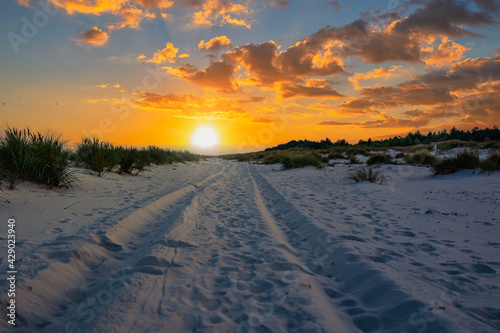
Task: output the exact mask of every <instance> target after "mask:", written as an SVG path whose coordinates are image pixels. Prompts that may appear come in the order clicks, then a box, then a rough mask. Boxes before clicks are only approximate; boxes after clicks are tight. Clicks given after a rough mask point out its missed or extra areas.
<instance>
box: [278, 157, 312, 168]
mask: <svg viewBox="0 0 500 333" xmlns="http://www.w3.org/2000/svg"><path fill="white" fill-rule="evenodd" d="M280 163H281V165H282V166H283V169H292V168H303V167H305V166H308V165H312V166H313V167H315V168H321V166H322V161H321V158H320V157H318V156H317V155H315V154H311V153H298V154H292V153H290V154H284V156H283V157H282V159H281V161H280Z"/></svg>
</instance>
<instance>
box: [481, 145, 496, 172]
mask: <svg viewBox="0 0 500 333" xmlns="http://www.w3.org/2000/svg"><path fill="white" fill-rule="evenodd" d="M481 170H483V171H486V172H491V171H499V170H500V149H495V150H491V151H490V154H489V155H488V158H487V159H485V160H484V161H481Z"/></svg>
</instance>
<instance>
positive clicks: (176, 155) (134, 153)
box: [72, 138, 200, 176]
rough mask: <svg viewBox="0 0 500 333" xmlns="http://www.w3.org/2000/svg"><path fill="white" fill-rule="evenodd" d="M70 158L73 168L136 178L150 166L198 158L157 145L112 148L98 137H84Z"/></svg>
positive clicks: (196, 159) (197, 156)
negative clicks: (140, 147) (115, 173)
mask: <svg viewBox="0 0 500 333" xmlns="http://www.w3.org/2000/svg"><path fill="white" fill-rule="evenodd" d="M72 159H73V160H74V162H75V164H76V165H78V166H83V167H85V168H87V169H90V170H92V171H94V172H96V173H97V175H99V176H102V175H104V174H105V173H107V172H111V171H116V172H117V173H119V174H124V173H126V174H132V175H137V174H139V173H141V172H143V171H144V170H145V169H146V167H148V166H150V165H151V164H156V165H162V164H171V163H177V162H192V161H198V160H199V159H200V156H199V155H195V154H192V153H190V152H188V151H172V150H167V149H162V148H159V147H156V146H150V147H148V148H142V149H138V148H129V147H122V146H113V145H112V144H110V143H107V142H102V141H100V140H99V139H97V138H92V139H91V138H85V139H83V140H82V141H81V142H80V143H78V145H77V150H76V152H75V154H74V155H73V157H72Z"/></svg>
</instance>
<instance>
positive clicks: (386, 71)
mask: <svg viewBox="0 0 500 333" xmlns="http://www.w3.org/2000/svg"><path fill="white" fill-rule="evenodd" d="M402 68H403V66H396V65H394V66H391V67H389V68H384V67H380V68H375V69H373V70H371V71H369V72H368V73H356V74H354V75H353V76H351V77H349V78H348V81H349V82H350V83H352V85H353V86H354V88H355V89H360V86H359V81H362V80H370V79H380V78H384V79H389V78H391V77H398V76H402V75H403V74H407V72H406V71H404V70H402Z"/></svg>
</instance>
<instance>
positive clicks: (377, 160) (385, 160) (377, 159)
mask: <svg viewBox="0 0 500 333" xmlns="http://www.w3.org/2000/svg"><path fill="white" fill-rule="evenodd" d="M392 163H394V161H393V160H392V157H391V156H390V155H389V154H379V153H376V154H371V155H370V157H369V158H368V160H367V161H366V164H367V165H373V164H392Z"/></svg>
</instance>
